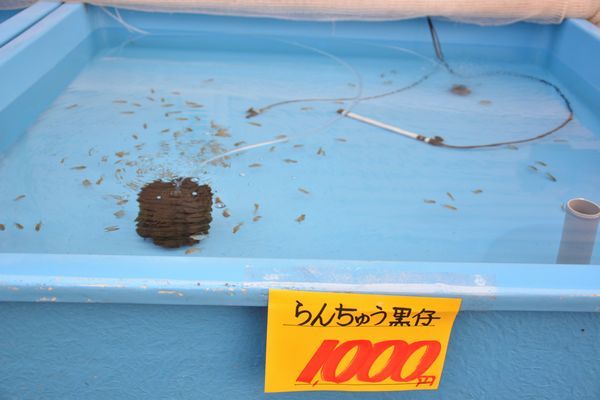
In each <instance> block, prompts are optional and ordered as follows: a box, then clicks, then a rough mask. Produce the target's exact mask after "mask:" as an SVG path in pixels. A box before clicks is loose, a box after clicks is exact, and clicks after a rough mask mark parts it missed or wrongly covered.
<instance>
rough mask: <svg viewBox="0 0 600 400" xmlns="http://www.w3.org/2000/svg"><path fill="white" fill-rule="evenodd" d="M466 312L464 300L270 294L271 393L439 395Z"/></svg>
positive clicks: (267, 388)
mask: <svg viewBox="0 0 600 400" xmlns="http://www.w3.org/2000/svg"><path fill="white" fill-rule="evenodd" d="M459 308H460V299H441V298H428V297H403V296H383V295H365V294H347V293H323V292H301V291H285V290H270V291H269V315H268V328H267V357H266V374H265V391H267V392H282V391H306V390H345V391H390V390H431V389H437V387H438V385H439V379H440V376H441V373H442V369H443V364H444V359H445V355H446V348H447V346H448V340H449V337H450V331H451V329H452V324H453V323H454V319H455V317H456V314H457V312H458V310H459ZM310 328H312V329H310ZM307 329H310V330H309V331H307Z"/></svg>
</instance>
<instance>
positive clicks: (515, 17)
mask: <svg viewBox="0 0 600 400" xmlns="http://www.w3.org/2000/svg"><path fill="white" fill-rule="evenodd" d="M14 1H15V0H13V2H14ZM67 1H71V2H74V1H80V0H67ZM86 2H88V3H91V4H96V5H102V6H114V7H121V8H127V9H134V10H144V11H163V12H186V13H203V14H215V15H235V16H251V17H274V18H283V19H300V20H329V21H333V20H371V21H381V20H396V19H407V18H416V17H423V16H438V17H447V18H450V19H453V20H457V21H467V22H474V23H479V24H483V25H497V24H506V23H511V22H516V21H532V22H539V23H560V22H561V21H562V20H563V19H564V18H567V17H569V18H583V19H589V20H591V21H592V22H594V23H599V22H600V0H369V1H365V0H170V1H158V0H90V1H86Z"/></svg>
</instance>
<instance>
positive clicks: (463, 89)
mask: <svg viewBox="0 0 600 400" xmlns="http://www.w3.org/2000/svg"><path fill="white" fill-rule="evenodd" d="M450 91H451V92H452V93H454V94H455V95H457V96H468V95H470V94H471V89H469V88H468V87H467V86H465V85H463V84H455V85H452V87H451V88H450Z"/></svg>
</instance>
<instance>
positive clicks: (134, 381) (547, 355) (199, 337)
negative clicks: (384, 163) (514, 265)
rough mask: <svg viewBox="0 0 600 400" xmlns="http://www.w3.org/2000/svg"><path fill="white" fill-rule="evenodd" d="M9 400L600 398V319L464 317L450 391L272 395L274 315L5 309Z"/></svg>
mask: <svg viewBox="0 0 600 400" xmlns="http://www.w3.org/2000/svg"><path fill="white" fill-rule="evenodd" d="M0 321H1V325H0V399H3V400H4V399H19V400H26V399H36V400H38V399H57V400H58V399H60V400H68V399H195V400H196V399H229V398H243V399H263V398H272V399H358V398H360V399H406V400H408V399H440V398H441V399H445V400H452V399H457V400H458V399H460V400H465V399H517V398H518V399H599V398H600V380H599V379H598V378H599V377H600V314H598V313H561V312H461V313H460V314H459V315H458V318H457V319H456V324H455V327H454V331H453V334H452V337H451V341H450V347H449V349H448V356H447V360H446V366H445V369H444V374H443V376H442V381H441V385H440V389H439V391H437V392H435V391H430V392H428V391H423V392H395V393H393V392H388V393H355V394H352V393H345V394H341V393H339V392H338V393H320V392H313V393H302V394H290V393H287V394H264V393H263V379H264V350H265V331H266V329H265V328H266V309H265V308H263V307H231V306H227V307H223V306H169V305H123V304H66V303H42V304H39V303H38V304H36V303H10V302H8V303H0Z"/></svg>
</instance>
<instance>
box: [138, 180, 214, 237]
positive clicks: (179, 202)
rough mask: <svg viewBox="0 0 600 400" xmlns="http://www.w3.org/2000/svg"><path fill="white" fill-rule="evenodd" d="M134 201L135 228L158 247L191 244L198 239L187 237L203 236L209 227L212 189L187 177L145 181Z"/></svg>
mask: <svg viewBox="0 0 600 400" xmlns="http://www.w3.org/2000/svg"><path fill="white" fill-rule="evenodd" d="M138 203H139V206H140V212H139V214H138V216H137V218H136V222H137V228H136V231H137V233H138V235H140V236H141V237H143V238H150V239H152V241H153V242H154V244H156V245H158V246H162V247H169V248H176V247H181V246H192V245H194V244H196V243H198V242H199V240H197V239H194V238H192V237H191V236H195V235H205V234H207V233H208V230H209V228H210V223H211V221H212V216H211V211H212V191H211V189H210V186H208V185H198V184H197V183H196V182H194V181H192V179H191V178H180V179H175V180H173V181H170V182H163V181H161V180H156V181H154V182H152V183H149V184H147V185H145V186H144V187H143V188H142V190H141V191H140V192H139V194H138Z"/></svg>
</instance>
